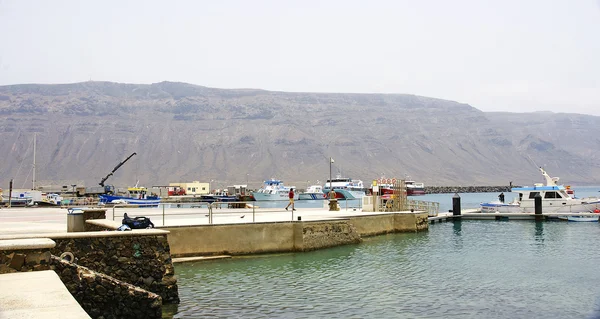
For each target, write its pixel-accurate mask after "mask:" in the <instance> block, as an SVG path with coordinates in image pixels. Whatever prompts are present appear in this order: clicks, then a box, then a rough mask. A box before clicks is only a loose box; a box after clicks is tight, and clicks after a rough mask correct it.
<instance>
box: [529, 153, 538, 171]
mask: <svg viewBox="0 0 600 319" xmlns="http://www.w3.org/2000/svg"><path fill="white" fill-rule="evenodd" d="M527 158H529V160H530V161H531V163H532V164H533V165H534V166H535V168H541V166H539V165H537V163H536V162H535V161H534V160H533V158H531V156H529V154H527Z"/></svg>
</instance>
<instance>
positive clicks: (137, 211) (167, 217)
mask: <svg viewBox="0 0 600 319" xmlns="http://www.w3.org/2000/svg"><path fill="white" fill-rule="evenodd" d="M106 210H107V211H106V218H107V219H111V220H112V219H114V220H115V221H117V222H120V221H121V220H122V219H123V214H124V213H127V215H128V216H129V217H136V216H146V217H149V218H150V219H151V220H152V222H153V223H154V225H155V226H156V227H160V226H186V225H208V224H211V222H212V224H245V223H254V222H255V223H265V222H284V221H292V220H294V221H297V220H298V217H300V218H301V219H302V221H316V220H331V219H337V218H346V217H348V216H366V215H367V216H368V215H378V214H388V213H385V212H377V213H373V212H363V211H362V209H360V208H357V209H354V208H349V209H345V208H342V209H341V210H340V211H329V210H328V209H325V208H298V209H297V210H296V211H293V212H292V211H291V210H288V211H286V210H285V209H283V208H258V209H252V208H223V209H213V210H212V211H213V215H212V221H211V218H209V217H210V216H209V211H208V208H206V207H202V208H177V207H176V206H175V205H171V206H165V208H164V210H163V208H162V207H158V208H133V207H120V208H114V209H113V208H110V207H107V208H106ZM113 213H114V217H113ZM66 231H67V209H65V208H56V207H33V208H10V209H0V234H2V235H0V239H1V238H9V237H12V236H19V237H24V236H26V235H39V234H50V233H64V232H66Z"/></svg>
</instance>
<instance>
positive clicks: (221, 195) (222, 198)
mask: <svg viewBox="0 0 600 319" xmlns="http://www.w3.org/2000/svg"><path fill="white" fill-rule="evenodd" d="M200 201H201V202H207V203H214V202H237V201H238V197H237V196H236V195H229V193H228V192H216V193H212V194H207V195H202V196H200Z"/></svg>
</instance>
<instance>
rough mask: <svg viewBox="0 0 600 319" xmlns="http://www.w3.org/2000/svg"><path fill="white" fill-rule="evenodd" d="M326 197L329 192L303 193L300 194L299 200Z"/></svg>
mask: <svg viewBox="0 0 600 319" xmlns="http://www.w3.org/2000/svg"><path fill="white" fill-rule="evenodd" d="M326 198H327V194H325V193H302V194H300V195H299V196H298V200H320V199H326Z"/></svg>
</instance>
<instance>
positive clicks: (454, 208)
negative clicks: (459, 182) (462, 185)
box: [452, 193, 461, 216]
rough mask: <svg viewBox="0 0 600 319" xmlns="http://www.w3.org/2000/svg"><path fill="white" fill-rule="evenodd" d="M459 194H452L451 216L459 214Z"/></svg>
mask: <svg viewBox="0 0 600 319" xmlns="http://www.w3.org/2000/svg"><path fill="white" fill-rule="evenodd" d="M460 213H461V210H460V196H459V195H458V193H454V196H452V216H460Z"/></svg>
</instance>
